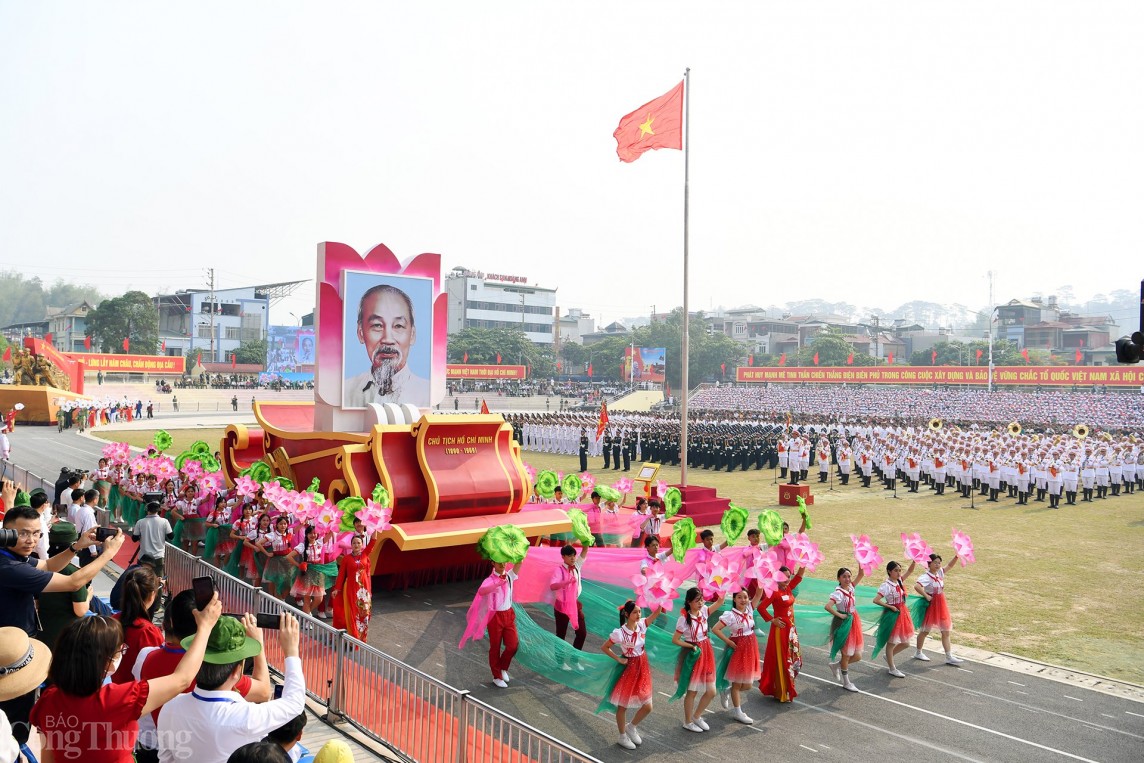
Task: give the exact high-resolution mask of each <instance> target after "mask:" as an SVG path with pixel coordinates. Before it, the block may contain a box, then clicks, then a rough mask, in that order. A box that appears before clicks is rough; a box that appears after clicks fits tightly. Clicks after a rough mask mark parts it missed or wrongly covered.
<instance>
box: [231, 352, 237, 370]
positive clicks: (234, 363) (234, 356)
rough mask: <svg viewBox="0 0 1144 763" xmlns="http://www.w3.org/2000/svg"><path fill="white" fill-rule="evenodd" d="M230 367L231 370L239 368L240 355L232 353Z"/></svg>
mask: <svg viewBox="0 0 1144 763" xmlns="http://www.w3.org/2000/svg"><path fill="white" fill-rule="evenodd" d="M230 367H231V368H237V367H238V354H237V353H234V352H232V353H231V354H230Z"/></svg>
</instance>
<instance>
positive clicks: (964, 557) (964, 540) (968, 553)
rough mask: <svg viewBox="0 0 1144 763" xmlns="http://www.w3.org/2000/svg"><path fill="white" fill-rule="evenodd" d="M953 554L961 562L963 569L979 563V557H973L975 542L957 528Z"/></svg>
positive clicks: (954, 533) (954, 529) (954, 535)
mask: <svg viewBox="0 0 1144 763" xmlns="http://www.w3.org/2000/svg"><path fill="white" fill-rule="evenodd" d="M953 552H954V553H955V554H957V558H958V559H960V560H961V566H962V567H964V566H965V565H967V564H973V563H974V562H976V561H977V557H975V556H974V555H973V541H972V540H970V539H969V536H968V535H966V534H965V533H963V532H961V530H958V529H957V528H956V527H955V528H953Z"/></svg>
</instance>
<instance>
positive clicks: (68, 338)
mask: <svg viewBox="0 0 1144 763" xmlns="http://www.w3.org/2000/svg"><path fill="white" fill-rule="evenodd" d="M91 311H92V306H91V305H90V304H89V303H87V302H86V301H85V302H80V303H79V304H77V305H68V306H67V307H58V308H57V307H49V308H48V309H47V316H48V333H49V334H51V335H52V345H53V346H54V347H55V348H56V349H57V350H60V351H61V352H83V351H84V347H83V339H84V335H85V334H87V314H88V313H90V312H91Z"/></svg>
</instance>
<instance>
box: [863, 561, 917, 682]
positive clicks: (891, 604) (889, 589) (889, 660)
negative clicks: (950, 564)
mask: <svg viewBox="0 0 1144 763" xmlns="http://www.w3.org/2000/svg"><path fill="white" fill-rule="evenodd" d="M915 566H916V562H910V568H909V569H908V570H906V571H905V573H903V572H902V565H900V564H898V563H897V562H890V563H889V564H887V565H886V582H885V583H883V584H882V585H880V586H878V593H877V594H875V595H874V603H875V604H877V605H878V606H879V607H884V608H885V610H886V611H885V612H883V613H882V616H881V617H879V618H878V631H877V636H876V637H875V639H874V651H873V652H871V653H870V657H871V659H873V658H874V657H877V656H878V652H880V651H882V647H887V645H888V647H887V648H886V665H887V666H888V667H889V668H890V675H892V676H894V677H895V678H905V677H906V674H905V673H903V672H902V671H900V670H898V666H897V665H896V664H895V663H894V658H895V657H897V656H898V652H901V651H902V650H903V649H906V648H907V647H909V645H910V640H911V639H912V638H913V637H914V624H913V623H912V622H910V613H909V612H907V611H906V586H905V582H906V578H908V577H909V576H910V573H911V572H913V571H914V567H915Z"/></svg>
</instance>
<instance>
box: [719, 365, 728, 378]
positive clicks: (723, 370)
mask: <svg viewBox="0 0 1144 763" xmlns="http://www.w3.org/2000/svg"><path fill="white" fill-rule="evenodd" d="M719 370H720V371H722V372H723V375H724V376H726V375H727V364H726V363H720V364H719Z"/></svg>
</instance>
